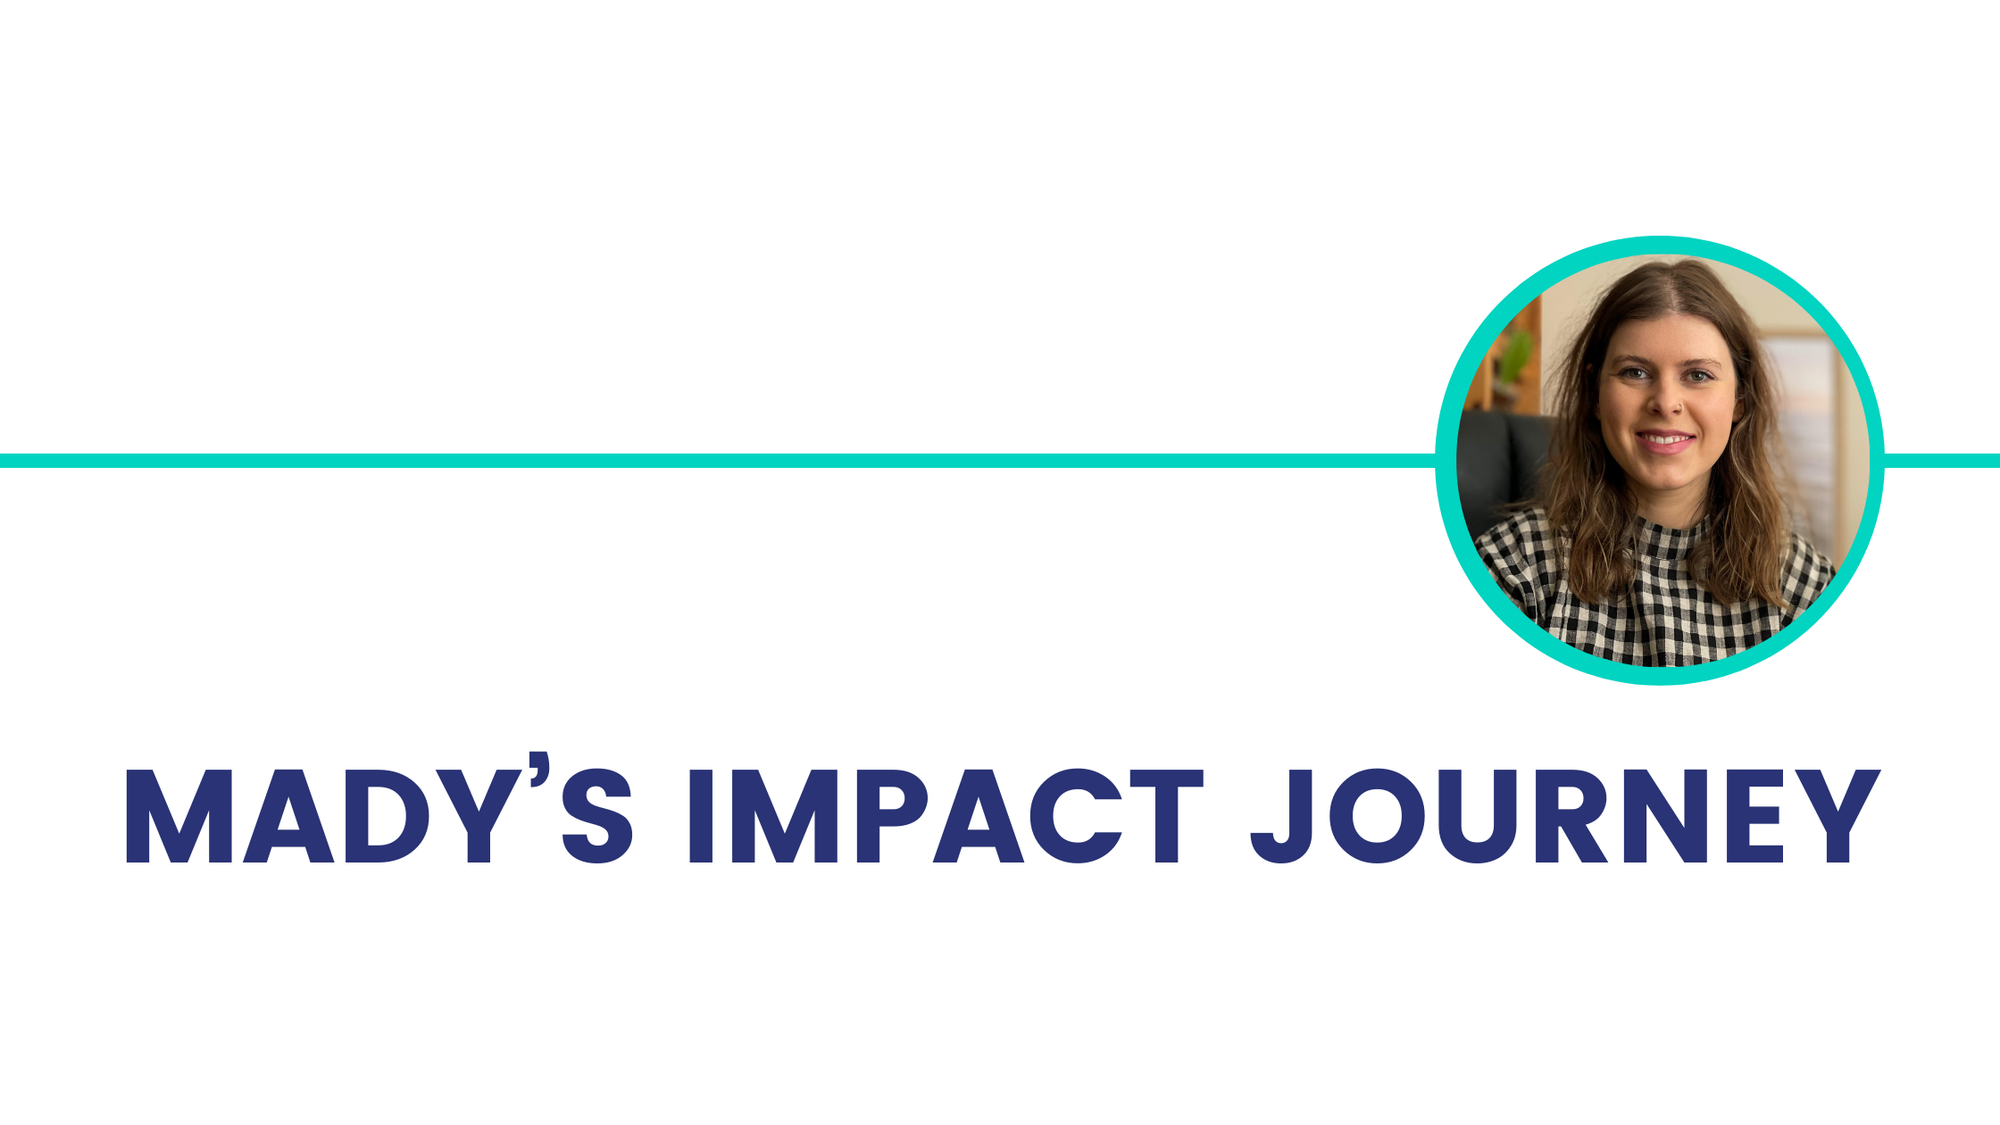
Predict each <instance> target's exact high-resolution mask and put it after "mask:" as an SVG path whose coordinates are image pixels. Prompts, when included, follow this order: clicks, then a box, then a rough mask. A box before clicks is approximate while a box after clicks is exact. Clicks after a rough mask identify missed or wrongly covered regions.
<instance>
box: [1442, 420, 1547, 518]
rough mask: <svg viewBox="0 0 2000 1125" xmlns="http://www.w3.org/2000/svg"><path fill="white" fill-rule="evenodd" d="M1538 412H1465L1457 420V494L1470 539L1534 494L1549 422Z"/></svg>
mask: <svg viewBox="0 0 2000 1125" xmlns="http://www.w3.org/2000/svg"><path fill="white" fill-rule="evenodd" d="M1552 421H1553V419H1551V418H1548V417H1545V416H1543V415H1539V414H1497V413H1494V412H1492V411H1487V410H1468V411H1466V412H1465V413H1464V414H1463V415H1461V416H1460V417H1459V420H1458V498H1459V501H1460V502H1461V503H1462V504H1463V505H1464V506H1465V526H1466V529H1467V530H1469V531H1470V532H1472V537H1473V538H1474V539H1477V538H1479V537H1480V536H1481V535H1484V534H1485V533H1486V530H1487V529H1488V528H1490V527H1492V526H1493V525H1494V524H1496V523H1499V522H1500V521H1501V520H1503V519H1505V518H1506V517H1507V512H1506V507H1507V505H1509V504H1512V503H1515V502H1517V501H1521V500H1526V499H1528V498H1529V497H1531V496H1533V495H1534V494H1535V475H1536V474H1537V473H1539V472H1541V469H1542V462H1544V461H1546V460H1548V459H1549V424H1550V422H1552Z"/></svg>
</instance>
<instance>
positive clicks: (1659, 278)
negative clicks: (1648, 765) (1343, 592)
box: [1477, 259, 1833, 666]
mask: <svg viewBox="0 0 2000 1125" xmlns="http://www.w3.org/2000/svg"><path fill="white" fill-rule="evenodd" d="M1773 384H1774V380H1773V377H1772V374H1771V371H1770V368H1769V361H1768V360H1767V359H1766V358H1765V356H1764V354H1763V350H1762V349H1761V348H1759V347H1758V346H1757V338H1756V335H1755V333H1754V331H1753V330H1752V328H1751V324H1750V318H1749V316H1748V315H1746V314H1745V313H1744V311H1743V307H1742V306H1741V305H1739V304H1737V303H1736V299H1735V298H1734V297H1732V296H1730V295H1729V291H1728V290H1727V289H1725V288H1723V285H1722V282H1721V280H1720V279H1718V278H1717V277H1716V276H1715V273H1714V272H1713V271H1712V270H1710V269H1709V268H1708V266H1707V265H1705V264H1703V263H1702V262H1700V261H1698V260H1695V259H1683V260H1681V261H1678V262H1648V263H1647V264H1645V265H1642V266H1640V267H1638V268H1637V269H1634V270H1633V271H1632V272H1630V273H1628V274H1626V275H1625V276H1624V277H1622V278H1620V279H1619V280H1618V281H1617V282H1616V283H1615V284H1613V285H1612V286H1611V288H1610V289H1608V290H1606V291H1605V293H1604V296H1603V297H1602V298H1600V299H1599V300H1598V302H1597V305H1596V307H1595V308H1594V309H1592V311H1591V314H1590V319H1589V321H1588V322H1587V323H1586V324H1585V326H1584V329H1583V332H1582V333H1581V334H1579V335H1578V337H1577V340H1576V343H1575V344H1574V345H1572V347H1571V348H1570V350H1569V352H1568V353H1567V354H1566V355H1565V356H1564V357H1563V359H1562V362H1561V365H1560V367H1559V369H1558V371H1557V375H1556V395H1557V401H1559V402H1560V403H1561V404H1562V406H1561V408H1560V413H1559V417H1558V418H1557V419H1556V421H1555V425H1554V429H1553V433H1552V434H1551V437H1550V441H1549V460H1548V464H1547V465H1546V466H1545V467H1544V468H1543V470H1542V480H1541V489H1540V493H1539V495H1538V497H1537V499H1536V500H1535V502H1534V504H1533V506H1532V507H1530V508H1528V509H1526V510H1525V511H1522V512H1519V513H1517V514H1516V515H1515V516H1514V517H1513V518H1511V519H1508V520H1506V521H1504V522H1502V523H1501V524H1499V525H1498V526H1496V527H1494V528H1493V529H1492V530H1490V531H1488V532H1487V533H1486V534H1484V535H1482V536H1480V537H1479V540H1478V543H1477V547H1478V549H1479V557H1480V558H1482V559H1484V560H1485V562H1486V567H1487V569H1488V570H1490V571H1491V572H1492V573H1493V577H1494V578H1495V579H1497V580H1498V581H1499V583H1500V585H1501V587H1502V588H1503V589H1505V590H1506V591H1507V595H1508V597H1510V598H1512V599H1513V600H1514V604H1515V605H1517V606H1519V607H1521V611H1522V612H1523V613H1526V614H1527V615H1528V616H1529V617H1531V618H1533V619H1534V621H1535V624H1537V625H1539V626H1541V627H1542V628H1544V629H1547V630H1548V631H1549V632H1550V633H1551V634H1553V635H1555V636H1556V637H1557V638H1559V639H1561V640H1563V641H1566V642H1568V643H1569V644H1572V645H1575V646H1576V647H1577V648H1580V649H1582V650H1583V651H1585V652H1588V653H1592V654H1594V655H1597V656H1602V657H1604V658H1606V659H1608V660H1616V661H1618V662H1620V663H1623V664H1644V665H1651V666H1667V665H1682V664H1700V663H1703V662H1705V661H1709V660H1720V659H1722V658H1723V657H1725V656H1731V655H1734V654H1735V653H1738V652H1741V651H1743V650H1744V649H1746V648H1749V647H1750V646H1751V645H1754V644H1757V643H1758V642H1760V641H1764V640H1768V639H1770V637H1771V635H1772V634H1774V633H1776V632H1777V631H1778V630H1779V629H1782V628H1784V627H1785V626H1786V625H1788V624H1790V623H1791V622H1792V621H1793V620H1794V619H1795V618H1797V617H1798V615H1799V614H1801V613H1803V612H1805V609H1806V607H1807V606H1810V605H1811V604H1812V603H1813V599H1815V598H1817V597H1818V596H1819V593H1820V591H1821V590H1824V589H1825V588H1826V584H1827V582H1828V580H1830V579H1831V578H1832V577H1833V565H1832V564H1831V563H1829V562H1828V561H1827V560H1826V557H1825V556H1823V555H1821V554H1820V553H1819V552H1818V551H1817V550H1814V549H1813V546H1812V544H1810V543H1808V542H1806V541H1805V540H1804V539H1802V538H1800V537H1799V536H1798V534H1797V533H1795V532H1794V531H1793V530H1792V523H1791V518H1790V515H1789V512H1788V510H1787V508H1786V505H1785V500H1784V494H1783V490H1782V489H1781V488H1780V487H1779V484H1778V480H1779V478H1778V474H1777V470H1776V468H1775V466H1774V464H1773V462H1774V459H1775V458H1777V457H1779V456H1780V455H1781V454H1780V450H1779V443H1778V437H1777V425H1778V420H1777V406H1778V403H1777V396H1776V388H1775V386H1774V385H1773Z"/></svg>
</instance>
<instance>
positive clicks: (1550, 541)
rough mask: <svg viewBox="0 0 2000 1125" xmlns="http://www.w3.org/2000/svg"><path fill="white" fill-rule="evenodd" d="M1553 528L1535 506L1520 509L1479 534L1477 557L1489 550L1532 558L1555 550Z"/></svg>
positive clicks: (1543, 511) (1544, 514)
mask: <svg viewBox="0 0 2000 1125" xmlns="http://www.w3.org/2000/svg"><path fill="white" fill-rule="evenodd" d="M1555 541H1556V536H1555V529H1554V528H1553V527H1551V526H1550V524H1549V514H1548V512H1547V511H1545V510H1544V509H1542V508H1541V507H1540V506H1539V505H1538V506H1536V507H1532V508H1523V509H1522V510H1520V511H1518V512H1515V513H1514V514H1513V515H1511V516H1508V517H1507V518H1506V519H1504V520H1501V521H1500V522H1499V523H1496V524H1494V525H1493V526H1492V527H1490V528H1487V529H1486V531H1485V533H1484V534H1482V535H1480V536H1479V538H1478V540H1477V541H1476V545H1477V546H1478V547H1479V549H1480V553H1481V554H1486V553H1488V552H1489V551H1491V552H1492V553H1494V554H1502V555H1515V556H1518V555H1523V554H1527V555H1535V554H1540V553H1542V552H1543V551H1544V550H1546V551H1547V552H1549V553H1551V554H1552V553H1553V552H1554V550H1555Z"/></svg>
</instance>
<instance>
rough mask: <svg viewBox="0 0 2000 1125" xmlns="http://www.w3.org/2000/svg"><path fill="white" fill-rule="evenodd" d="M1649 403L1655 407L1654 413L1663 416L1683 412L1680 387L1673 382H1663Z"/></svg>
mask: <svg viewBox="0 0 2000 1125" xmlns="http://www.w3.org/2000/svg"><path fill="white" fill-rule="evenodd" d="M1649 405H1650V406H1651V407H1652V408H1653V413H1655V414H1658V415H1659V416H1661V417H1662V418H1664V417H1667V416H1669V415H1673V414H1679V413H1680V412H1681V392H1680V388H1679V387H1676V386H1674V385H1673V384H1672V383H1667V382H1662V383H1661V384H1660V385H1659V387H1658V388H1657V389H1655V390H1654V391H1653V397H1652V399H1651V400H1650V402H1649Z"/></svg>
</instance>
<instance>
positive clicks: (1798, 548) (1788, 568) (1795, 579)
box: [1780, 531, 1834, 617]
mask: <svg viewBox="0 0 2000 1125" xmlns="http://www.w3.org/2000/svg"><path fill="white" fill-rule="evenodd" d="M1833 573H1834V567H1833V560H1831V559H1829V558H1827V557H1826V556H1825V555H1823V554H1821V553H1820V550H1819V548H1818V547H1815V546H1813V544H1812V541H1811V540H1809V539H1807V538H1806V537H1805V536H1803V535H1800V534H1799V533H1798V532H1796V531H1794V532H1792V549H1791V553H1790V554H1789V556H1787V558H1786V559H1785V577H1784V581H1783V589H1782V590H1781V591H1780V592H1781V593H1783V594H1784V596H1785V608H1786V609H1788V610H1789V611H1790V613H1791V616H1793V617H1796V616H1798V615H1799V614H1800V613H1803V612H1805V610H1806V608H1807V607H1808V606H1810V605H1812V604H1813V602H1815V601H1817V600H1818V599H1819V596H1820V593H1821V591H1823V590H1825V589H1826V586H1827V583H1829V582H1831V581H1833Z"/></svg>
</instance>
